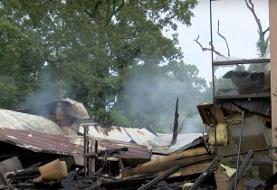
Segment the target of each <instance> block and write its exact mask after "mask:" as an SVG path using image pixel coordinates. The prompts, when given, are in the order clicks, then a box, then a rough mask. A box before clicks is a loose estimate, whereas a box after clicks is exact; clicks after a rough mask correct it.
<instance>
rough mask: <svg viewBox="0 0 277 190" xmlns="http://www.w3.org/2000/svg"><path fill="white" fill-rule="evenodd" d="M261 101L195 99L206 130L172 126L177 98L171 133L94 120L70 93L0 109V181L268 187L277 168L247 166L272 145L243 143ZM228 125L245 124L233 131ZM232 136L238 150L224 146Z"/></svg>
mask: <svg viewBox="0 0 277 190" xmlns="http://www.w3.org/2000/svg"><path fill="white" fill-rule="evenodd" d="M253 105H254V106H253ZM266 105H267V102H254V103H252V104H247V102H229V103H226V102H225V103H224V104H222V103H219V104H202V105H199V106H198V111H199V113H200V116H201V118H202V120H203V123H204V126H205V129H206V132H205V133H203V134H201V135H199V136H194V137H191V136H186V135H183V136H182V134H177V131H178V100H177V101H176V111H175V119H174V127H173V128H174V129H173V135H168V136H167V137H169V138H167V139H166V138H162V135H159V134H155V133H153V132H150V131H149V130H147V129H131V128H123V127H116V126H113V127H105V126H102V125H100V124H97V123H94V122H93V121H92V120H90V117H89V115H88V113H87V111H86V110H85V108H84V106H83V105H82V104H81V103H79V102H76V101H74V100H71V99H62V100H57V101H53V102H49V103H47V104H43V105H36V106H33V107H30V108H20V109H17V110H13V111H12V110H4V109H0V120H1V121H0V145H1V149H0V159H1V160H0V161H1V162H0V189H139V190H147V189H156V190H160V189H172V190H175V189H188V190H196V189H220V190H224V189H230V190H232V189H245V188H246V187H247V188H248V189H271V188H272V187H273V185H274V184H275V181H276V178H277V177H276V174H274V175H268V176H267V177H266V178H263V179H262V178H259V179H257V178H255V177H252V179H250V180H249V178H247V177H246V176H247V173H249V170H250V169H249V168H251V167H252V166H258V167H259V166H263V167H267V168H272V164H271V162H272V161H271V160H269V161H268V160H266V161H263V162H262V161H261V160H259V159H255V156H256V154H259V155H261V154H263V155H269V153H270V151H271V150H272V149H273V148H272V147H270V145H269V144H270V143H266V140H264V141H263V140H260V139H258V138H260V137H256V138H257V139H256V140H257V141H261V142H257V143H254V145H253V146H250V147H249V146H248V147H247V146H246V145H248V143H247V138H246V137H245V136H244V134H243V130H246V131H247V125H249V122H250V121H248V120H251V118H252V119H253V117H254V119H256V118H257V117H258V119H262V120H263V123H264V124H265V125H264V126H260V127H265V128H267V122H270V120H269V110H268V109H267V108H269V106H268V107H267V106H266ZM268 105H269V103H268ZM251 109H253V110H252V111H251ZM242 113H243V114H242ZM232 125H237V126H239V127H238V128H239V131H242V133H237V134H238V136H237V137H236V138H232V136H233V134H232V131H231V130H230V128H231V127H232ZM243 125H245V127H244V126H243ZM240 127H241V128H240ZM246 134H247V132H245V135H246ZM172 136H173V137H172ZM165 139H166V140H165ZM163 140H164V141H165V142H164V143H162V141H163ZM252 140H253V139H252ZM234 144H236V148H235V151H234V149H230V148H228V147H229V146H233V147H234ZM245 146H246V147H245ZM228 149H230V151H227V150H228ZM222 150H224V151H222ZM232 150H233V152H232ZM259 157H261V156H259ZM268 157H269V156H267V157H266V158H268ZM227 163H231V164H230V165H228V164H227Z"/></svg>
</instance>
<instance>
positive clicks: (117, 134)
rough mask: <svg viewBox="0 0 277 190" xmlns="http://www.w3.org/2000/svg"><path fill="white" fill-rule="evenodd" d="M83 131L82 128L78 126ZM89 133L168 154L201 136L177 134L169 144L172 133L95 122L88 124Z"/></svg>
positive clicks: (93, 135) (199, 134)
mask: <svg viewBox="0 0 277 190" xmlns="http://www.w3.org/2000/svg"><path fill="white" fill-rule="evenodd" d="M79 132H80V133H83V128H82V127H80V128H79ZM89 135H90V136H92V137H95V138H101V139H108V140H118V141H123V142H134V143H136V144H138V145H142V146H146V147H148V148H149V149H153V152H156V153H162V154H169V153H171V152H175V151H178V150H181V149H182V148H184V147H186V145H188V144H190V143H191V142H193V141H194V140H195V139H197V138H199V137H201V136H202V135H203V134H202V133H189V134H178V137H177V141H176V144H174V145H171V146H169V144H170V142H171V139H172V134H158V135H155V134H154V133H152V132H150V131H149V130H147V129H145V128H142V129H139V128H124V127H117V126H112V127H102V126H100V125H98V124H97V123H95V125H91V126H89Z"/></svg>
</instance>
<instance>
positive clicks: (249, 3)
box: [244, 0, 269, 56]
mask: <svg viewBox="0 0 277 190" xmlns="http://www.w3.org/2000/svg"><path fill="white" fill-rule="evenodd" d="M244 1H245V4H246V7H247V8H248V9H249V10H250V12H251V13H252V15H253V17H254V19H255V21H256V24H257V26H258V34H259V40H258V42H257V44H258V45H257V47H258V50H259V54H260V55H261V56H263V55H264V53H265V49H264V47H265V43H267V40H266V39H265V34H266V33H267V32H268V31H269V27H268V28H267V29H266V30H263V26H262V23H261V20H260V19H259V18H258V16H257V14H256V11H255V5H254V3H253V0H244Z"/></svg>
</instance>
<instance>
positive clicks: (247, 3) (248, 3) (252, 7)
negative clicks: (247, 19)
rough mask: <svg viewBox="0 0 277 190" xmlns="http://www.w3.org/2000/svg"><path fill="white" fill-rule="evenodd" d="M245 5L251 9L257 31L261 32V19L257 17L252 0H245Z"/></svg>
mask: <svg viewBox="0 0 277 190" xmlns="http://www.w3.org/2000/svg"><path fill="white" fill-rule="evenodd" d="M245 4H246V7H247V8H248V9H249V10H250V11H251V13H252V15H253V16H254V18H255V21H256V23H257V25H258V29H259V32H263V27H262V23H261V20H260V19H259V18H258V16H257V14H256V11H255V5H254V4H253V2H252V0H245Z"/></svg>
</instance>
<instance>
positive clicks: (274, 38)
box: [268, 0, 277, 172]
mask: <svg viewBox="0 0 277 190" xmlns="http://www.w3.org/2000/svg"><path fill="white" fill-rule="evenodd" d="M268 6H269V27H270V67H271V121H272V146H273V147H277V1H276V0H269V5H268ZM273 159H274V160H275V161H273V170H274V171H275V172H276V171H277V152H276V151H273Z"/></svg>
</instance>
